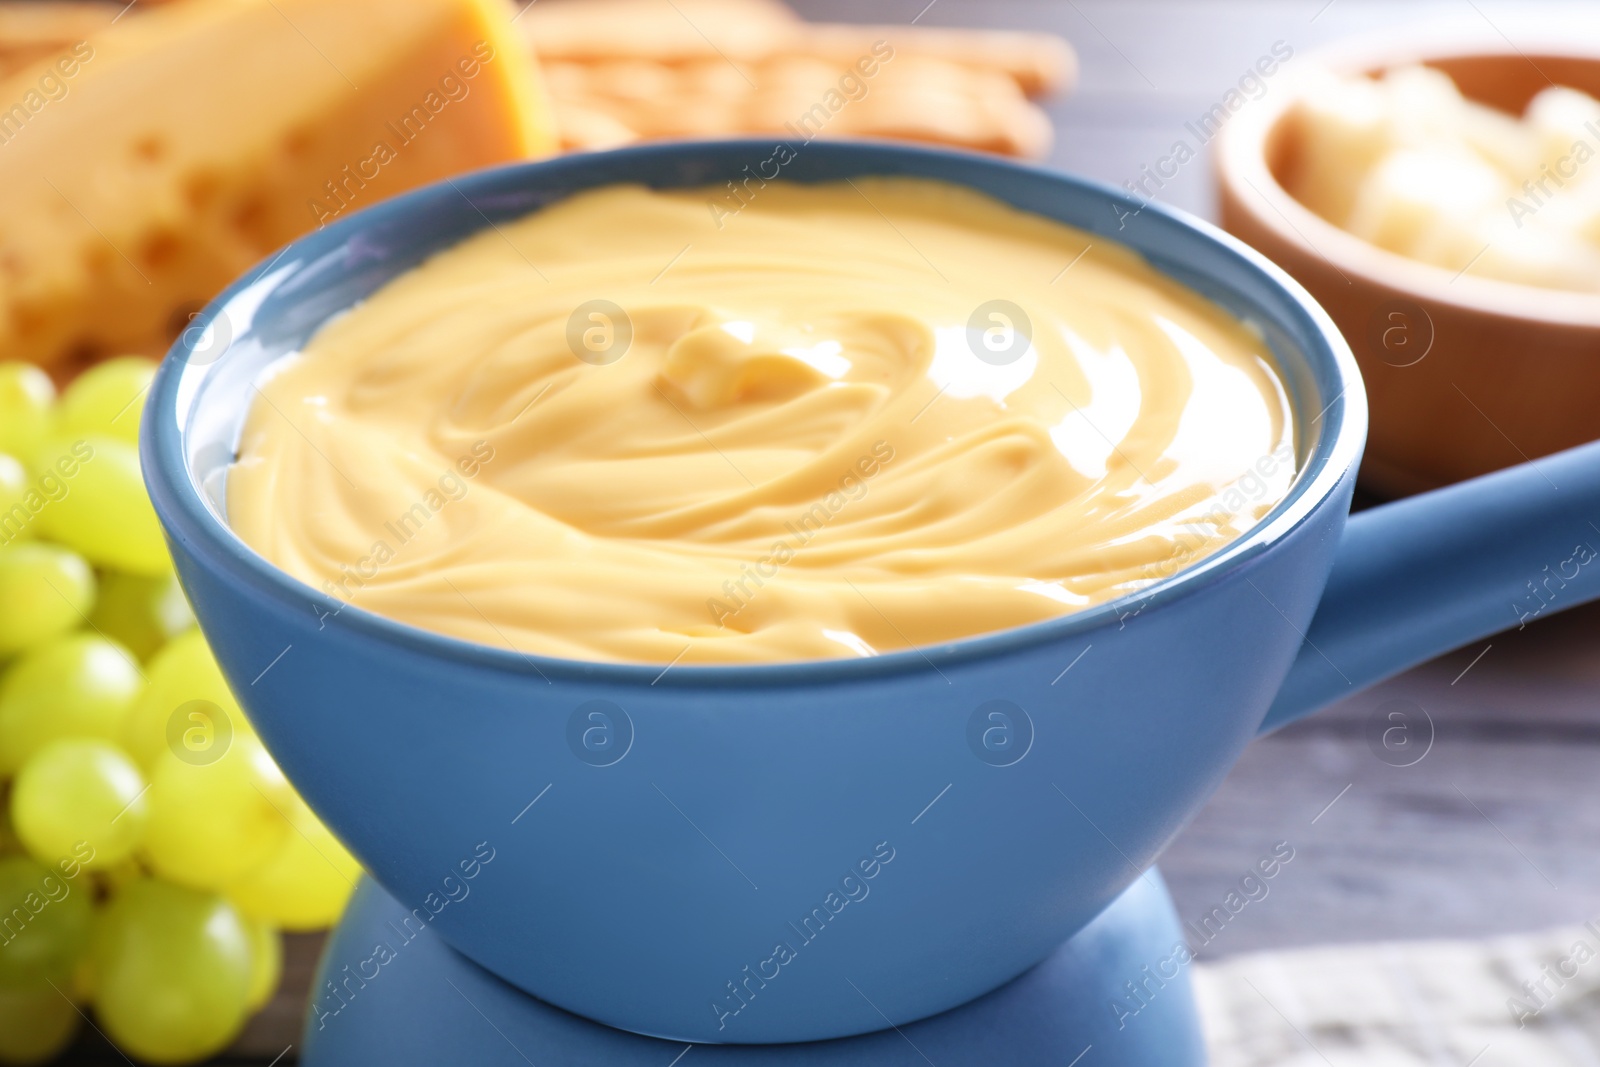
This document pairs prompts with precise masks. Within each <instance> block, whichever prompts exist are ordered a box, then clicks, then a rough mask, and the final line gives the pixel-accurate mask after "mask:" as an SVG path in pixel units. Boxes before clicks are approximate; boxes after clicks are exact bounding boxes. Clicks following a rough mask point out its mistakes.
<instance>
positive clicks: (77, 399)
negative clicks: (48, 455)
mask: <svg viewBox="0 0 1600 1067" xmlns="http://www.w3.org/2000/svg"><path fill="white" fill-rule="evenodd" d="M155 376H156V364H155V361H154V360H150V359H145V358H144V357H143V356H122V357H120V358H118V359H108V360H106V361H105V362H104V363H98V364H96V365H95V366H93V367H90V368H89V369H88V370H86V371H84V372H83V373H82V374H80V375H78V376H77V378H75V379H73V381H72V383H71V384H70V385H68V386H67V389H66V392H64V393H62V394H61V406H60V407H59V408H57V409H56V424H55V432H56V433H57V434H59V435H61V436H63V437H85V436H88V435H90V434H104V435H106V436H108V437H116V438H120V439H121V440H123V441H126V442H128V443H129V444H131V445H135V444H138V443H139V418H140V415H141V413H142V412H143V411H144V398H145V394H146V393H147V392H148V391H149V389H150V379H152V378H154V377H155Z"/></svg>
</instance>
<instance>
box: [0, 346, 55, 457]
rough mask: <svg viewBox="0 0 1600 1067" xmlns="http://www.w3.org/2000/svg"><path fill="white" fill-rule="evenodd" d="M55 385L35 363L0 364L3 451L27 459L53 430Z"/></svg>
mask: <svg viewBox="0 0 1600 1067" xmlns="http://www.w3.org/2000/svg"><path fill="white" fill-rule="evenodd" d="M55 401H56V386H55V383H54V382H52V381H51V380H50V375H48V374H46V373H45V372H44V371H42V370H40V369H39V368H38V367H35V366H34V365H33V364H32V363H18V362H15V361H8V362H5V363H0V452H9V453H11V454H12V455H13V456H19V457H23V458H26V457H27V456H29V455H31V454H32V452H33V449H34V447H35V446H37V445H38V443H39V439H40V438H42V437H43V436H44V435H45V433H46V432H47V431H48V430H49V429H50V407H51V405H53V404H54V403H55Z"/></svg>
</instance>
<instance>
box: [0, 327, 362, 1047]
mask: <svg viewBox="0 0 1600 1067" xmlns="http://www.w3.org/2000/svg"><path fill="white" fill-rule="evenodd" d="M154 372H155V364H154V363H152V362H151V361H149V360H145V359H139V358H136V357H126V358H122V359H115V360H111V361H109V362H106V363H102V364H100V365H98V366H96V367H94V368H92V369H91V370H89V371H87V372H85V373H84V374H83V375H81V376H80V377H78V378H77V379H76V380H75V381H74V382H73V383H72V384H71V385H70V386H68V387H67V389H66V390H65V391H64V393H63V394H62V395H61V396H60V398H59V400H58V399H57V397H56V391H55V387H54V385H53V383H52V382H51V380H50V378H49V377H48V376H47V375H45V374H44V372H43V371H41V370H39V369H38V368H36V367H33V366H31V365H29V364H23V363H0V1064H13V1063H16V1064H27V1063H43V1062H46V1061H48V1060H50V1059H52V1058H53V1057H55V1056H56V1055H57V1054H58V1053H59V1052H60V1051H61V1050H62V1049H63V1048H65V1047H66V1046H67V1045H68V1044H69V1043H70V1042H71V1041H72V1039H73V1036H74V1034H75V1033H76V1032H77V1029H78V1027H79V1026H80V1024H81V1023H82V1021H83V1019H84V1018H85V1017H86V1016H87V1015H88V1014H92V1015H93V1016H94V1018H95V1021H96V1024H97V1025H98V1026H99V1028H100V1029H101V1030H102V1031H104V1033H105V1034H106V1036H107V1037H109V1038H110V1039H111V1040H112V1041H113V1042H114V1043H115V1044H116V1045H117V1046H118V1048H120V1049H121V1050H122V1051H123V1052H125V1053H126V1054H127V1055H129V1056H132V1057H135V1058H137V1059H140V1060H144V1061H147V1062H151V1063H188V1062H193V1061H195V1060H200V1059H204V1058H206V1057H208V1056H211V1055H213V1054H215V1053H216V1052H218V1051H220V1050H221V1049H223V1048H224V1047H226V1046H227V1045H228V1044H229V1043H230V1042H231V1041H232V1040H233V1038H234V1037H235V1035H236V1034H237V1033H238V1032H239V1030H240V1028H241V1027H242V1026H243V1025H244V1023H245V1022H246V1020H247V1019H248V1018H249V1016H250V1015H251V1014H252V1013H253V1012H254V1011H255V1010H256V1009H257V1008H259V1007H260V1006H261V1005H262V1004H264V1003H265V1002H266V1001H267V1000H268V999H269V998H270V997H271V996H272V994H273V992H274V991H275V989H276V987H277V984H278V978H279V973H280V970H281V963H282V942H281V936H280V933H279V932H280V931H281V930H315V929H320V928H322V927H325V926H327V925H329V924H330V923H332V922H333V921H334V920H335V919H337V918H338V915H339V913H340V911H341V910H342V909H343V907H344V904H345V901H346V899H347V898H348V896H349V893H350V890H351V888H352V887H353V885H354V882H355V878H356V875H357V873H358V870H359V869H358V867H357V865H356V863H355V861H354V860H353V859H352V858H351V857H350V855H349V853H348V852H346V851H345V849H344V848H343V846H341V845H340V844H339V842H338V840H337V839H335V838H334V837H333V835H332V834H330V833H329V832H328V830H327V829H326V828H325V827H323V825H322V824H321V822H319V821H318V820H317V818H316V816H315V815H314V814H312V812H311V810H310V809H309V808H307V807H306V805H305V803H304V801H302V800H301V799H300V797H299V796H298V795H297V794H296V793H295V791H294V789H293V788H292V787H291V786H290V785H289V783H288V782H287V781H285V780H284V777H283V774H282V773H281V772H280V771H279V770H278V767H277V765H276V764H275V763H274V762H273V761H272V757H271V756H269V755H268V754H267V751H266V749H265V748H264V747H263V746H262V744H261V741H260V739H259V738H258V737H257V736H256V734H255V731H254V730H253V729H252V728H251V727H250V724H249V722H248V720H246V719H245V717H244V715H243V713H242V712H241V711H240V708H239V705H238V703H237V702H236V701H235V700H234V697H233V694H232V693H231V692H230V690H229V688H228V684H227V682H226V681H225V680H224V679H223V676H222V672H221V671H220V670H219V669H218V667H217V664H216V661H215V660H214V659H213V658H212V655H211V650H210V649H209V648H208V647H207V645H206V642H205V638H204V637H203V636H201V634H200V631H199V630H198V629H196V628H195V625H194V616H193V615H192V614H190V612H189V607H188V604H187V602H186V601H185V600H184V597H183V593H182V591H181V589H180V588H179V587H178V583H177V578H176V576H175V575H174V574H173V571H172V564H171V561H170V559H169V558H168V556H167V551H166V547H165V545H164V543H163V541H162V539H161V532H160V528H159V525H158V524H157V521H156V517H155V513H154V511H153V510H152V509H151V506H150V502H149V500H148V498H147V497H146V495H145V491H144V483H143V481H142V480H141V478H140V473H139V455H138V451H137V447H136V443H137V440H138V432H139V417H140V412H141V410H142V408H143V402H144V394H145V392H146V391H147V390H148V388H149V385H150V379H151V377H152V375H153V374H154Z"/></svg>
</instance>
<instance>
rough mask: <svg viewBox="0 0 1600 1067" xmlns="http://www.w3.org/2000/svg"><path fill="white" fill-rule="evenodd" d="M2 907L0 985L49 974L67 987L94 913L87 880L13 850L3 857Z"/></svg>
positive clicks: (12, 986)
mask: <svg viewBox="0 0 1600 1067" xmlns="http://www.w3.org/2000/svg"><path fill="white" fill-rule="evenodd" d="M0 909H3V910H0V916H4V919H5V921H4V923H3V924H0V990H16V989H26V988H29V987H31V986H36V985H39V984H41V983H43V982H45V981H47V980H48V981H51V982H54V983H56V985H58V986H60V987H61V988H62V989H66V988H67V984H68V983H69V982H70V981H71V977H72V970H73V968H74V967H75V966H77V963H78V958H79V957H80V956H82V955H83V951H84V948H85V946H87V944H88V942H89V930H90V924H91V923H92V922H93V919H94V909H93V908H92V907H91V905H90V903H89V889H88V884H87V881H84V882H79V881H77V880H76V879H71V878H67V877H66V876H65V875H64V874H63V873H62V871H61V870H59V869H55V868H51V867H46V866H45V865H44V864H41V863H38V862H36V861H34V860H31V859H29V858H28V857H26V856H10V857H7V858H6V859H3V860H0Z"/></svg>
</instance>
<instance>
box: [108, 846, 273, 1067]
mask: <svg viewBox="0 0 1600 1067" xmlns="http://www.w3.org/2000/svg"><path fill="white" fill-rule="evenodd" d="M91 951H92V953H93V957H94V963H93V968H94V975H95V979H94V984H95V1015H96V1017H97V1018H98V1020H99V1022H100V1025H101V1026H102V1027H103V1028H104V1030H105V1032H106V1036H107V1037H108V1038H110V1039H111V1041H112V1042H113V1043H114V1044H116V1045H117V1046H118V1047H119V1048H121V1049H122V1050H123V1051H125V1052H127V1053H128V1054H129V1055H131V1056H133V1057H135V1058H137V1059H141V1060H148V1061H150V1062H152V1063H190V1062H193V1061H195V1060H201V1059H205V1058H206V1057H208V1056H211V1055H213V1054H215V1053H217V1052H219V1051H221V1050H222V1049H223V1048H225V1047H226V1046H227V1045H228V1044H229V1042H231V1041H232V1040H233V1038H234V1036H235V1035H236V1034H238V1032H239V1029H240V1028H241V1027H242V1026H243V1025H244V1022H245V1017H246V1015H245V1013H246V1008H245V1004H246V998H247V997H248V995H249V992H250V974H251V962H250V935H249V933H248V932H247V931H246V929H245V925H244V921H243V920H242V919H241V918H240V916H239V913H238V911H237V910H235V908H234V907H233V905H231V904H229V903H228V902H227V901H226V900H224V899H223V898H222V897H220V896H217V895H216V894H214V893H201V892H197V891H195V890H192V889H185V888H183V887H182V886H176V885H171V884H169V883H166V882H163V881H160V880H159V879H155V878H143V879H140V880H139V881H137V882H134V883H132V884H131V885H128V886H126V887H125V888H124V889H123V890H122V892H120V893H118V894H117V895H116V896H115V897H113V898H112V900H111V903H110V904H108V905H107V906H106V908H105V910H104V912H103V913H102V914H101V916H100V919H99V921H98V922H97V923H96V928H95V937H94V945H93V948H92V950H91Z"/></svg>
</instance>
